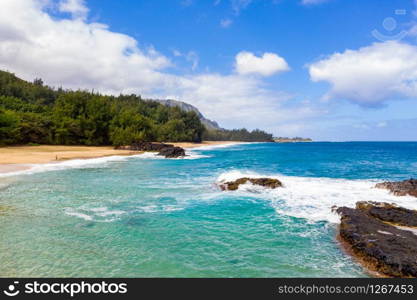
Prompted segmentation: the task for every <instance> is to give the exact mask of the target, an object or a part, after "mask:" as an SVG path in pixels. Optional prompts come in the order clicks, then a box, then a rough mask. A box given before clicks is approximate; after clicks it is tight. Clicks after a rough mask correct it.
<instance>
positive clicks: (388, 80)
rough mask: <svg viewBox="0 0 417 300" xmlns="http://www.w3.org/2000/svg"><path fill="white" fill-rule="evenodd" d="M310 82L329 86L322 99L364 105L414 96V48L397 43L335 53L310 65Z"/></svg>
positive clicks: (416, 85) (416, 94)
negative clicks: (341, 100) (325, 83)
mask: <svg viewBox="0 0 417 300" xmlns="http://www.w3.org/2000/svg"><path fill="white" fill-rule="evenodd" d="M309 72H310V77H311V80H312V81H314V82H318V81H326V82H328V83H329V84H330V85H331V89H330V91H329V92H328V93H327V95H326V96H325V98H327V99H331V98H344V99H348V100H351V101H354V102H356V103H358V104H361V105H365V106H372V105H379V104H381V103H383V102H384V101H386V100H390V99H392V98H395V97H402V98H408V97H417V47H416V46H412V45H408V44H405V43H401V42H397V41H389V42H384V43H375V44H373V45H371V46H368V47H363V48H360V49H358V50H346V51H345V52H343V53H335V54H333V55H330V56H329V57H327V58H324V59H322V60H320V61H317V62H315V63H313V64H311V65H310V66H309Z"/></svg>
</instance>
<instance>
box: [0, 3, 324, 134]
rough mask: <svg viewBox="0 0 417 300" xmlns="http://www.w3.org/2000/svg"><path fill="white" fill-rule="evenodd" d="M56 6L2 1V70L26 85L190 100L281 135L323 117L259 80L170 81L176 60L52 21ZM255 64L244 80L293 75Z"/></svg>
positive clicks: (103, 29) (96, 29)
mask: <svg viewBox="0 0 417 300" xmlns="http://www.w3.org/2000/svg"><path fill="white" fill-rule="evenodd" d="M50 3H51V2H50V1H49V0H2V9H1V10H0V69H3V70H9V71H12V72H14V73H16V75H18V76H20V77H23V78H24V79H26V80H33V79H34V78H37V77H41V78H42V79H43V80H44V82H46V83H47V84H49V85H51V86H56V87H58V86H62V87H64V88H72V89H78V88H82V89H90V90H91V89H95V90H96V91H100V92H103V93H108V94H115V95H117V94H119V93H137V94H141V95H143V96H144V97H158V98H175V99H178V100H183V101H186V102H189V103H191V104H193V105H195V106H197V107H198V108H199V109H200V110H201V111H202V112H203V113H204V114H205V115H206V116H207V117H209V118H212V119H215V120H217V121H219V122H220V124H221V125H223V126H225V127H228V128H231V127H243V126H247V127H249V128H256V127H261V128H265V127H266V128H276V127H277V126H279V125H280V124H282V123H283V122H290V121H291V122H298V121H299V120H303V121H304V120H305V118H306V117H310V116H312V115H314V114H316V112H315V111H314V110H313V109H311V108H310V107H308V106H302V107H291V108H287V107H285V103H286V101H287V100H288V99H289V98H290V96H289V95H286V94H285V93H282V92H279V91H274V90H270V89H268V88H267V87H266V86H265V85H264V83H263V82H262V81H261V80H260V78H258V77H252V76H244V75H241V74H239V73H237V74H231V75H221V74H217V73H205V74H196V75H177V74H173V73H170V72H169V67H171V66H172V65H173V63H172V62H171V60H170V59H169V58H168V57H166V56H164V55H162V54H160V53H159V52H157V51H156V50H155V49H153V48H152V47H147V48H143V47H139V45H138V42H137V41H136V40H135V39H133V38H132V37H130V36H128V35H124V34H120V33H116V32H112V31H111V30H110V29H109V28H108V27H107V26H106V25H104V24H99V23H88V22H87V21H86V19H82V18H70V19H56V18H52V17H51V16H50V15H49V14H48V13H47V12H46V11H45V10H44V8H45V5H49V4H50ZM79 3H81V2H79ZM73 12H74V13H75V12H77V10H76V9H75V10H74V11H73ZM78 12H79V11H78ZM175 55H182V56H183V57H185V58H186V59H187V58H188V60H189V61H190V62H191V63H192V65H193V66H194V68H197V64H198V56H197V54H196V53H194V54H193V53H192V52H189V53H188V54H181V53H180V52H179V51H174V56H175ZM254 61H255V67H253V68H252V69H250V68H249V66H248V65H247V66H246V67H247V68H246V69H245V68H243V71H242V72H243V73H245V72H246V73H247V72H249V73H252V72H256V73H260V74H263V75H269V74H273V73H275V72H278V71H282V70H287V69H288V66H287V65H286V63H285V61H284V60H283V59H282V58H280V57H279V56H277V55H275V54H265V55H264V56H263V57H262V58H256V57H255V60H254ZM271 65H272V68H271ZM240 66H241V67H242V65H241V64H240ZM282 134H285V132H282Z"/></svg>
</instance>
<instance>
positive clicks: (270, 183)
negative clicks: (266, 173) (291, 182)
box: [220, 177, 282, 191]
mask: <svg viewBox="0 0 417 300" xmlns="http://www.w3.org/2000/svg"><path fill="white" fill-rule="evenodd" d="M248 182H250V183H252V184H253V185H259V186H263V187H267V188H270V189H275V188H278V187H282V183H281V181H279V180H278V179H274V178H248V177H244V178H239V179H237V180H235V181H230V182H225V183H221V184H220V188H221V189H222V190H223V191H225V190H229V191H235V190H237V189H238V188H239V186H240V185H241V184H246V183H248Z"/></svg>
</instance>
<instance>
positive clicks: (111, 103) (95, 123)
mask: <svg viewBox="0 0 417 300" xmlns="http://www.w3.org/2000/svg"><path fill="white" fill-rule="evenodd" d="M266 137H267V138H266ZM203 138H205V139H208V140H216V139H217V140H241V141H255V140H258V141H265V140H271V139H272V136H271V139H270V138H269V135H268V134H266V133H264V132H262V131H259V130H257V131H253V132H248V131H247V130H245V129H243V130H231V131H228V130H224V131H223V130H221V131H215V132H212V131H207V130H206V129H205V128H204V126H203V125H202V123H201V122H200V119H199V117H198V115H197V114H196V113H195V112H185V111H183V110H181V109H180V108H178V107H168V106H165V105H163V104H160V103H158V102H156V101H150V100H143V99H142V98H141V97H140V96H137V95H120V96H117V97H115V96H106V95H101V94H98V93H93V92H88V91H70V90H63V89H62V88H59V89H53V88H50V87H48V86H45V85H44V84H43V82H42V80H41V79H35V80H34V82H33V83H31V82H27V81H24V80H21V79H19V78H17V77H16V76H15V75H14V74H11V73H9V72H4V71H0V145H14V144H60V145H115V146H118V145H129V144H132V143H133V142H137V141H161V142H162V141H169V142H178V141H186V142H201V141H202V139H203Z"/></svg>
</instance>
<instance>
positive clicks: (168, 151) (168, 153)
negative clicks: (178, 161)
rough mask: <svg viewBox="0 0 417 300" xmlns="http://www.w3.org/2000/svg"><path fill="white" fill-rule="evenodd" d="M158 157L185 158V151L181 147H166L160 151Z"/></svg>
mask: <svg viewBox="0 0 417 300" xmlns="http://www.w3.org/2000/svg"><path fill="white" fill-rule="evenodd" d="M158 155H163V156H165V157H166V158H176V157H181V156H185V150H184V149H182V148H181V147H166V148H164V149H162V150H161V151H159V153H158Z"/></svg>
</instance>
